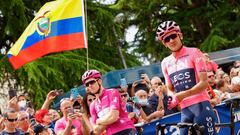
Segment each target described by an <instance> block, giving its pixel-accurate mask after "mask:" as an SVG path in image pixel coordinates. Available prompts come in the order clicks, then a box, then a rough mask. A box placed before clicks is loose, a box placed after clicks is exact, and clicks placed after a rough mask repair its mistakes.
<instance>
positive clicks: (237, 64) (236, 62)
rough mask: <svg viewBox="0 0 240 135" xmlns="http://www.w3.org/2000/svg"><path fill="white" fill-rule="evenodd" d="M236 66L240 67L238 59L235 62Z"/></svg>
mask: <svg viewBox="0 0 240 135" xmlns="http://www.w3.org/2000/svg"><path fill="white" fill-rule="evenodd" d="M234 67H235V68H240V60H236V61H235V62H234Z"/></svg>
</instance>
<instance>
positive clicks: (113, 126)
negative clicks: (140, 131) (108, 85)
mask: <svg viewBox="0 0 240 135" xmlns="http://www.w3.org/2000/svg"><path fill="white" fill-rule="evenodd" d="M82 81H83V84H85V86H86V87H87V88H88V90H89V91H90V92H91V93H92V94H94V95H95V96H96V99H95V100H94V101H93V102H92V103H91V105H90V114H91V116H92V119H93V123H94V126H93V132H92V133H93V134H96V135H99V134H101V133H102V132H103V131H104V130H106V132H107V134H108V135H135V134H136V130H135V127H134V125H133V122H132V121H131V120H130V119H129V118H128V113H127V111H126V105H125V103H124V102H123V100H122V98H121V95H120V93H119V92H118V90H116V89H105V88H104V87H103V86H102V76H101V73H100V72H98V71H97V70H88V71H86V72H85V73H84V74H83V76H82Z"/></svg>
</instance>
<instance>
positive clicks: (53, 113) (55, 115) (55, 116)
mask: <svg viewBox="0 0 240 135" xmlns="http://www.w3.org/2000/svg"><path fill="white" fill-rule="evenodd" d="M49 114H50V115H51V116H52V122H53V124H54V125H55V122H56V121H57V120H58V119H60V115H59V113H58V112H57V111H56V110H54V109H49Z"/></svg>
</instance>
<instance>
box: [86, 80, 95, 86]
mask: <svg viewBox="0 0 240 135" xmlns="http://www.w3.org/2000/svg"><path fill="white" fill-rule="evenodd" d="M96 82H97V80H92V81H89V82H87V83H86V84H85V85H86V87H89V85H90V84H91V85H93V84H94V83H96Z"/></svg>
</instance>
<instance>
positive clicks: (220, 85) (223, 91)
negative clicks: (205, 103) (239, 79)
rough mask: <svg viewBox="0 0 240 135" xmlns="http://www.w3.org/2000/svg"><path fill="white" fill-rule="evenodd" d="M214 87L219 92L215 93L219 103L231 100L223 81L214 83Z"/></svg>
mask: <svg viewBox="0 0 240 135" xmlns="http://www.w3.org/2000/svg"><path fill="white" fill-rule="evenodd" d="M216 87H217V89H218V90H219V92H216V93H217V94H218V95H219V97H220V101H223V100H225V99H229V98H231V94H230V93H229V91H230V89H229V87H228V86H227V84H226V82H225V81H224V80H223V79H221V80H218V81H217V82H216Z"/></svg>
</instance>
